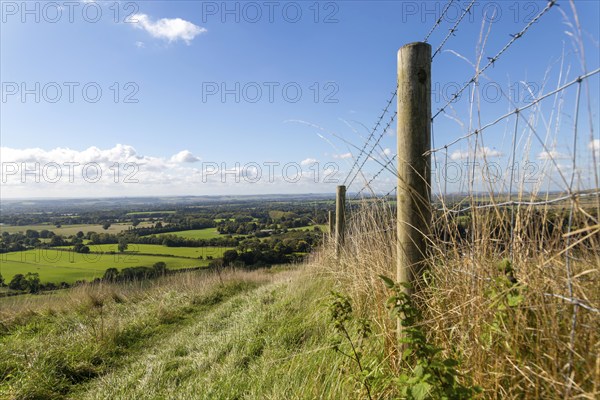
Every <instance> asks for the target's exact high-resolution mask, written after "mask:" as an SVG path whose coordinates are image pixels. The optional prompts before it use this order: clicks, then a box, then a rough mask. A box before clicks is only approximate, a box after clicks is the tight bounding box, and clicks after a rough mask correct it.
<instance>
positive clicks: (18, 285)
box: [8, 272, 40, 293]
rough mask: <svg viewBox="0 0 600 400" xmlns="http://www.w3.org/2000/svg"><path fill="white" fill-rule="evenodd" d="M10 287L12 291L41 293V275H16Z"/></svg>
mask: <svg viewBox="0 0 600 400" xmlns="http://www.w3.org/2000/svg"><path fill="white" fill-rule="evenodd" d="M8 287H9V288H10V289H12V290H27V291H28V292H29V293H38V292H39V291H40V274H38V273H37V272H34V273H31V272H28V273H27V274H26V275H23V274H16V275H15V276H13V278H12V279H11V281H10V283H9V284H8Z"/></svg>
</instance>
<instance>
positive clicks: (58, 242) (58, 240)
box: [50, 235, 65, 247]
mask: <svg viewBox="0 0 600 400" xmlns="http://www.w3.org/2000/svg"><path fill="white" fill-rule="evenodd" d="M64 245H65V241H64V240H63V238H62V236H59V235H56V236H52V239H50V246H52V247H54V246H64Z"/></svg>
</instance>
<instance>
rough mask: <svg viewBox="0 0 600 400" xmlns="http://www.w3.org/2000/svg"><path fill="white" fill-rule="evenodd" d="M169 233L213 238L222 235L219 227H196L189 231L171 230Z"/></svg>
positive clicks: (193, 237)
mask: <svg viewBox="0 0 600 400" xmlns="http://www.w3.org/2000/svg"><path fill="white" fill-rule="evenodd" d="M169 235H175V236H179V237H184V238H187V239H212V238H217V237H221V234H220V233H219V232H218V231H217V228H205V229H194V230H189V231H178V232H169Z"/></svg>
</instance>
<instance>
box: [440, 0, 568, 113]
mask: <svg viewBox="0 0 600 400" xmlns="http://www.w3.org/2000/svg"><path fill="white" fill-rule="evenodd" d="M556 1H557V0H549V1H548V4H547V5H546V7H544V9H543V10H542V11H540V12H539V13H538V14H537V15H536V16H535V17H534V18H533V19H532V20H531V21H529V23H528V24H527V25H525V27H524V28H523V29H522V30H521V31H520V32H519V33H517V34H514V35H511V39H510V40H509V41H508V43H506V44H505V45H504V47H503V48H502V49H501V50H500V51H499V52H498V53H497V54H496V55H495V56H494V57H488V63H487V64H486V65H485V66H484V67H483V68H482V69H480V70H478V71H477V72H476V73H475V75H474V76H473V77H472V78H471V79H470V80H469V81H468V82H467V83H466V84H465V85H464V86H463V87H462V88H461V89H460V90H459V91H458V92H456V93H455V94H454V95H453V96H452V98H451V99H450V100H449V101H448V102H447V103H446V104H445V105H444V106H443V107H442V108H440V109H439V110H438V111H437V112H436V113H435V115H434V116H433V117H432V118H431V120H432V121H433V120H434V119H435V118H436V117H437V116H438V115H440V114H441V113H443V112H444V111H445V109H446V107H448V106H449V105H450V104H451V103H452V102H453V101H454V100H456V99H457V98H458V96H460V95H461V94H462V92H464V91H465V90H466V89H467V88H468V87H469V85H471V84H472V83H475V82H476V81H477V78H479V76H480V75H481V74H483V73H484V72H485V71H486V70H487V69H488V68H489V67H491V66H492V65H494V64H495V63H496V61H498V59H499V58H500V57H501V56H502V54H504V53H505V52H506V51H507V50H508V49H509V48H510V46H512V45H513V43H515V42H516V41H517V39H520V38H521V37H523V35H524V34H525V33H526V32H527V31H528V30H529V28H530V27H531V26H532V25H533V24H535V23H536V22H537V21H538V20H539V19H540V18H541V17H542V16H543V15H544V14H546V13H547V12H548V11H549V10H550V9H551V8H552V7H553V6H554V4H556Z"/></svg>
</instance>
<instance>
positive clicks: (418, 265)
mask: <svg viewBox="0 0 600 400" xmlns="http://www.w3.org/2000/svg"><path fill="white" fill-rule="evenodd" d="M430 93H431V46H430V45H429V44H427V43H420V42H418V43H410V44H407V45H405V46H403V47H402V48H401V49H400V50H399V51H398V97H397V100H398V130H397V135H398V190H397V230H398V242H397V250H398V258H397V265H396V278H397V280H398V282H400V283H408V284H410V285H411V289H407V293H409V294H410V293H411V292H412V290H413V288H414V284H415V282H416V281H417V280H418V278H419V277H420V275H421V273H422V270H423V266H424V264H425V259H426V254H427V237H428V235H429V233H430V231H431V203H430V198H431V155H429V154H426V153H427V152H428V151H429V150H431V94H430ZM398 328H399V329H400V325H398Z"/></svg>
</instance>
